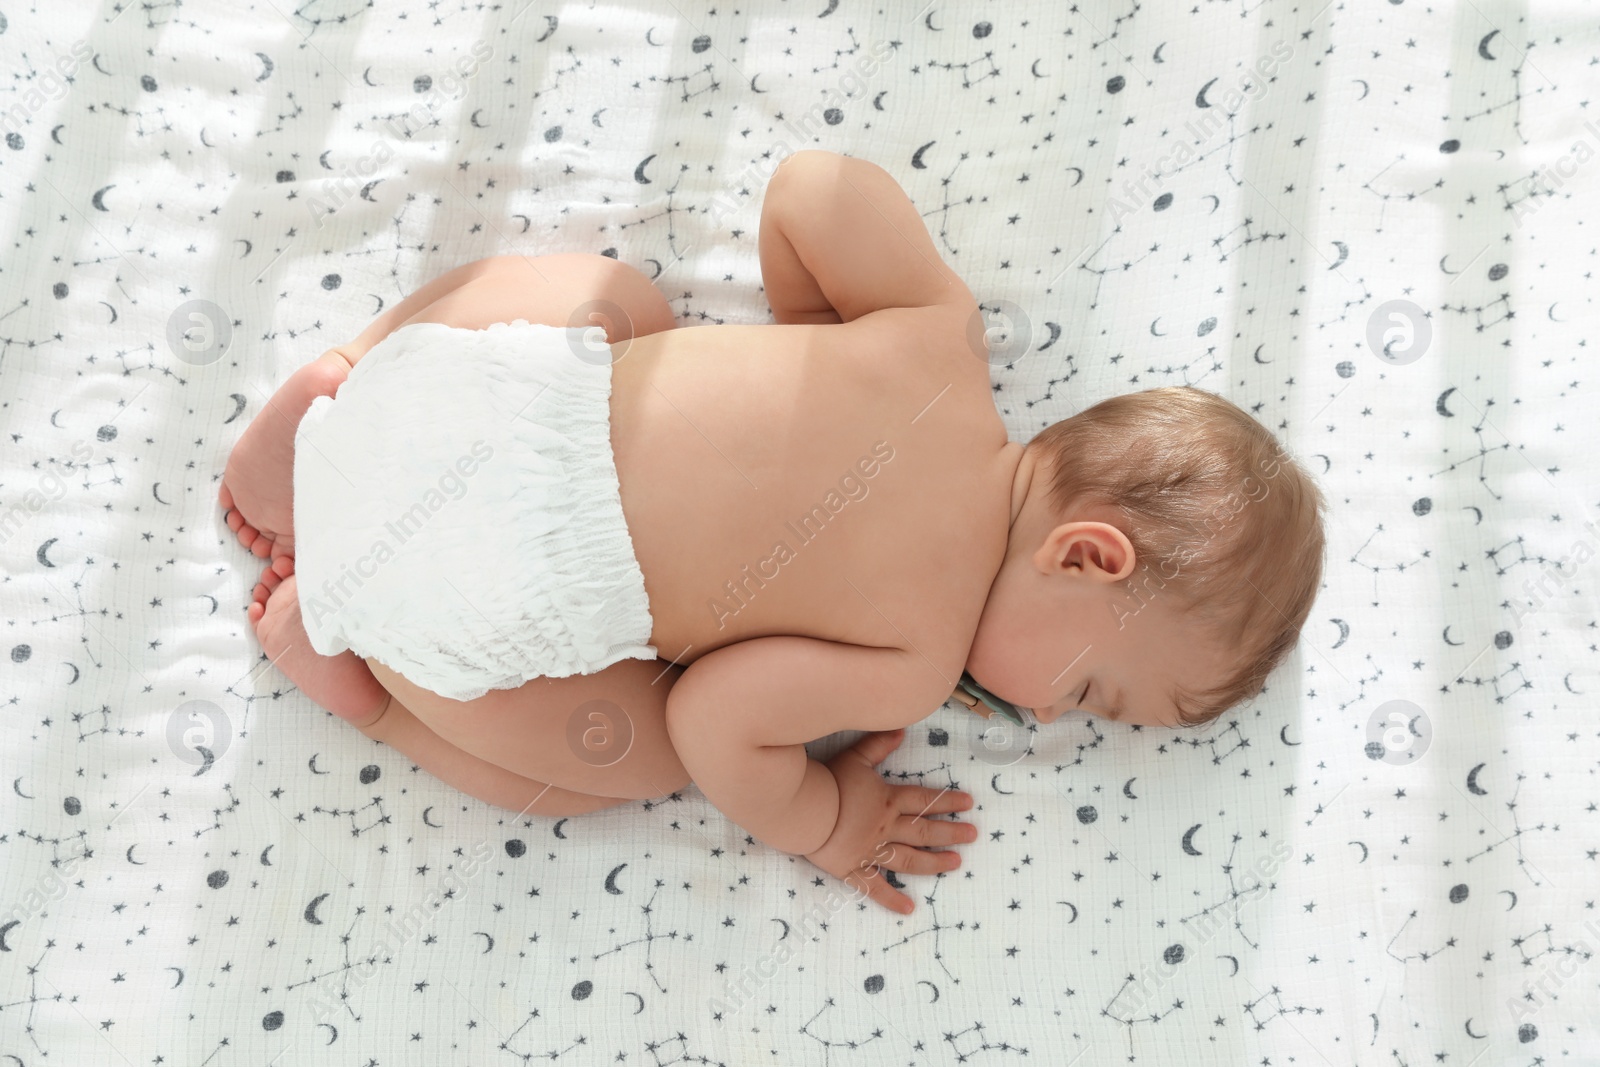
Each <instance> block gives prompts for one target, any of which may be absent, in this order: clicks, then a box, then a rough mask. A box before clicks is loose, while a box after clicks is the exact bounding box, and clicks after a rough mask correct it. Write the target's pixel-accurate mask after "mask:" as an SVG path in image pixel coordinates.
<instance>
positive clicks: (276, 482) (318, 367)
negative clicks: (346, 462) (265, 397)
mask: <svg viewBox="0 0 1600 1067" xmlns="http://www.w3.org/2000/svg"><path fill="white" fill-rule="evenodd" d="M349 373H350V365H349V364H348V363H345V362H344V361H343V357H341V356H337V355H332V354H328V353H325V354H324V355H323V357H322V358H321V359H318V360H316V361H315V362H312V363H308V364H307V365H306V366H304V367H301V368H300V369H299V370H297V371H295V372H294V374H292V375H290V377H289V380H288V381H286V382H284V383H283V386H282V387H281V388H280V389H279V390H278V391H277V392H276V393H275V394H273V396H272V399H271V400H270V401H268V402H267V405H266V407H265V408H263V409H262V410H261V412H260V413H259V414H258V415H256V417H255V419H254V420H252V421H251V423H250V425H249V426H248V427H246V428H245V431H244V433H243V434H242V435H241V436H240V438H239V441H238V443H237V444H235V445H234V446H233V451H232V452H230V453H229V454H228V465H227V467H226V469H225V470H224V471H223V474H222V488H221V489H220V490H219V491H218V492H217V503H219V504H220V505H222V507H223V508H224V509H225V514H224V521H226V522H227V524H228V529H230V530H232V531H233V532H234V534H235V535H237V536H238V538H239V543H240V544H241V545H243V546H244V547H245V548H247V549H249V550H250V551H251V552H254V553H255V554H256V555H258V556H260V557H261V558H262V559H266V558H268V557H269V556H270V557H271V558H273V559H277V558H278V557H279V556H292V555H294V435H295V430H296V429H297V428H299V426H300V420H301V418H303V417H304V416H305V413H306V409H307V408H309V407H310V406H311V402H312V401H313V400H315V399H316V398H317V397H319V396H332V395H333V394H334V393H335V392H337V391H338V389H339V385H340V383H342V382H343V381H344V380H345V378H346V377H348V376H349Z"/></svg>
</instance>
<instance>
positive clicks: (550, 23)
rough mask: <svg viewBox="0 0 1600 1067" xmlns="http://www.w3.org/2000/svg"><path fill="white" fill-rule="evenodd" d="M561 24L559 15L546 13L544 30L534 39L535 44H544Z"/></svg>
mask: <svg viewBox="0 0 1600 1067" xmlns="http://www.w3.org/2000/svg"><path fill="white" fill-rule="evenodd" d="M560 25H561V19H560V18H559V17H557V16H555V15H546V16H545V17H544V32H543V33H541V34H540V35H539V36H537V37H535V38H534V39H533V43H534V44H543V43H544V42H545V41H548V40H549V39H550V37H551V35H552V34H554V33H555V32H556V27H558V26H560Z"/></svg>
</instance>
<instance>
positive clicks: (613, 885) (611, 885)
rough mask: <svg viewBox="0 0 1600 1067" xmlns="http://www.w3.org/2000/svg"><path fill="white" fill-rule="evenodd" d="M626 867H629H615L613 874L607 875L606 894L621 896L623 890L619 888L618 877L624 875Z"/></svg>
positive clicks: (623, 865)
mask: <svg viewBox="0 0 1600 1067" xmlns="http://www.w3.org/2000/svg"><path fill="white" fill-rule="evenodd" d="M626 866H627V864H626V863H619V864H617V865H616V866H615V867H613V868H611V873H610V874H608V875H606V892H607V893H610V894H612V895H613V896H620V895H621V894H622V890H621V889H619V888H618V887H617V875H619V874H621V873H622V868H624V867H626Z"/></svg>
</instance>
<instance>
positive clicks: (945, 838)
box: [894, 815, 978, 848]
mask: <svg viewBox="0 0 1600 1067" xmlns="http://www.w3.org/2000/svg"><path fill="white" fill-rule="evenodd" d="M894 832H895V834H896V836H898V837H899V838H900V840H902V841H908V842H910V843H911V844H913V845H918V846H920V847H922V848H937V847H940V846H943V845H959V844H964V843H965V842H968V841H976V840H977V839H978V828H977V827H976V826H974V825H972V824H971V823H970V822H949V821H946V820H944V819H921V818H917V817H915V816H912V815H902V816H900V818H899V819H898V820H896V822H895V830H894Z"/></svg>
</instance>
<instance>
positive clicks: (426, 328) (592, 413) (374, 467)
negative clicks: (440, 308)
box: [294, 319, 656, 700]
mask: <svg viewBox="0 0 1600 1067" xmlns="http://www.w3.org/2000/svg"><path fill="white" fill-rule="evenodd" d="M584 338H585V334H584V331H583V330H578V329H572V330H568V329H562V328H559V327H555V326H544V325H530V324H529V323H527V322H526V321H524V320H522V319H518V320H517V321H516V322H512V323H509V324H506V323H501V324H497V325H493V326H490V327H489V328H488V329H486V330H463V329H458V328H456V327H453V326H440V325H437V324H434V323H416V324H413V325H410V326H404V327H402V328H400V329H398V330H396V331H394V332H393V333H392V334H390V335H389V336H388V337H386V338H384V340H382V341H380V342H379V343H378V344H376V345H374V346H373V348H372V350H371V351H369V352H368V353H367V354H366V356H364V357H363V358H362V359H361V361H360V362H358V363H357V364H356V366H355V369H354V370H352V371H351V372H350V377H349V379H348V380H346V381H345V382H344V384H343V385H341V386H340V387H339V391H338V392H337V393H336V394H335V395H334V396H333V397H318V398H317V399H316V400H314V401H312V403H311V407H310V408H309V409H308V410H307V411H306V414H305V418H304V419H302V420H301V422H300V428H299V431H298V432H297V433H296V435H295V458H294V534H295V549H296V552H295V573H296V575H297V578H298V585H299V594H300V615H301V618H302V619H303V620H304V622H305V627H306V632H307V633H308V634H309V635H310V637H311V645H312V647H313V648H315V649H316V650H317V651H318V652H320V653H322V654H323V655H325V656H331V655H336V654H338V653H340V652H343V651H344V650H345V649H351V650H353V651H355V653H356V654H357V655H359V656H362V657H367V656H372V657H376V658H377V659H378V660H380V661H382V662H383V663H384V664H385V665H386V666H388V667H390V668H391V669H393V670H394V671H396V672H398V673H399V674H401V675H403V676H405V677H406V678H407V679H409V680H410V681H412V682H414V683H415V684H416V685H418V686H421V687H422V688H424V689H428V690H431V691H433V692H435V693H438V694H440V695H442V696H446V697H450V698H452V699H455V700H470V699H472V698H473V697H478V696H482V695H483V694H484V693H486V692H488V691H489V690H490V689H509V688H513V687H515V686H519V685H521V684H522V683H524V682H526V681H528V680H529V679H531V678H538V677H546V678H564V677H567V676H569V675H573V674H592V673H594V672H596V671H599V670H602V669H603V668H605V667H609V666H610V665H611V664H613V663H616V662H617V661H618V660H622V659H654V658H656V650H655V648H654V646H652V645H650V644H649V643H648V642H649V640H650V632H651V618H650V603H649V599H648V598H647V597H646V595H645V589H644V575H643V573H642V572H641V571H640V570H639V563H638V560H637V559H636V558H635V556H634V553H633V539H632V538H631V537H630V536H629V534H628V528H627V525H626V523H625V522H624V519H623V514H622V497H621V494H620V492H619V491H618V485H617V470H616V464H615V461H614V460H613V457H612V454H611V437H610V427H611V407H610V397H611V364H610V362H609V360H608V359H607V358H605V355H606V353H605V349H604V347H603V346H602V347H601V349H600V352H601V357H600V358H596V356H595V355H594V354H593V353H594V348H593V346H591V347H590V348H588V349H586V348H584ZM601 340H603V338H602V339H601ZM577 353H584V354H585V355H586V356H587V358H579V355H578V354H577Z"/></svg>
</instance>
